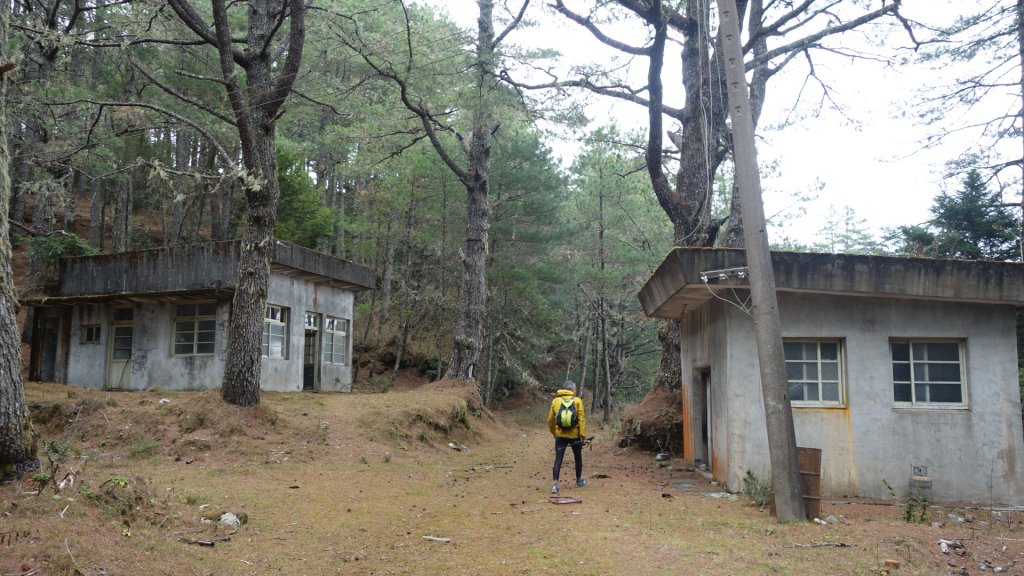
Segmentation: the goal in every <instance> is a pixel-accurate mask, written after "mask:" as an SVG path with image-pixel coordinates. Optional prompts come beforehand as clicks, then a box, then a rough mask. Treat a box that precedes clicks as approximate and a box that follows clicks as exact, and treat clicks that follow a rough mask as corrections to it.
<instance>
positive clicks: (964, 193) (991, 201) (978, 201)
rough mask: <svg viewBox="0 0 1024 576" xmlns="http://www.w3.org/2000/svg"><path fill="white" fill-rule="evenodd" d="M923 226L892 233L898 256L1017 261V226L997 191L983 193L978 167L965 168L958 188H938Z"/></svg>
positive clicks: (1018, 251)
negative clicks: (950, 192)
mask: <svg viewBox="0 0 1024 576" xmlns="http://www.w3.org/2000/svg"><path fill="white" fill-rule="evenodd" d="M931 213H932V216H933V218H932V219H931V220H930V221H928V222H927V223H925V224H924V225H916V226H901V227H899V228H898V229H897V231H896V240H897V242H898V244H899V245H898V247H897V249H896V251H897V252H898V253H900V254H908V255H913V256H930V257H934V258H961V259H965V260H1019V259H1020V239H1021V227H1020V222H1019V220H1018V219H1017V217H1016V215H1015V214H1014V213H1013V211H1012V210H1011V209H1010V207H1009V205H1007V204H1005V203H1004V202H1003V199H1002V195H1001V193H1000V192H999V191H989V189H988V185H987V184H986V183H985V181H984V180H983V179H982V177H981V173H980V172H979V171H978V170H970V171H968V172H967V175H966V176H965V177H964V180H963V188H961V189H960V190H959V191H957V192H956V193H954V194H949V193H946V192H943V193H942V194H940V195H939V196H938V197H937V198H935V203H934V204H933V205H932V207H931Z"/></svg>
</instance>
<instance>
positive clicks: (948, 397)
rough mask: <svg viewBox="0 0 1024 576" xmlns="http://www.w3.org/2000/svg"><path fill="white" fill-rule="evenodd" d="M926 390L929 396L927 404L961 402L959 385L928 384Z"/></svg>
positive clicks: (961, 396)
mask: <svg viewBox="0 0 1024 576" xmlns="http://www.w3.org/2000/svg"><path fill="white" fill-rule="evenodd" d="M928 388H929V394H930V397H929V399H928V401H929V402H951V403H955V404H959V403H961V402H963V395H962V393H961V390H960V385H959V384H930V385H929V386H928Z"/></svg>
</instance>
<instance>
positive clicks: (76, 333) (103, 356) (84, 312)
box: [67, 305, 110, 388]
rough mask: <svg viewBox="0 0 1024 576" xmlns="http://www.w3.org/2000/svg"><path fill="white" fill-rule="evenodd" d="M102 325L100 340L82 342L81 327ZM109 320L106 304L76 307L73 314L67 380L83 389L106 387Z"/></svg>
mask: <svg viewBox="0 0 1024 576" xmlns="http://www.w3.org/2000/svg"><path fill="white" fill-rule="evenodd" d="M87 324H96V325H99V326H100V341H99V342H95V343H89V344H83V343H82V326H83V325H87ZM109 330H110V323H109V322H108V321H107V307H106V306H89V305H82V306H75V308H74V311H73V312H72V314H71V351H70V354H68V380H67V381H68V383H69V384H74V385H76V386H81V387H83V388H103V385H104V379H103V374H104V370H105V369H106V367H107V346H108V345H109V342H110V332H109Z"/></svg>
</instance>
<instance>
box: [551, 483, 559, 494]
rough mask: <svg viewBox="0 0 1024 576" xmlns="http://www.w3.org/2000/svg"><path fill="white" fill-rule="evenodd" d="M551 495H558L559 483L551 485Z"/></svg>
mask: <svg viewBox="0 0 1024 576" xmlns="http://www.w3.org/2000/svg"><path fill="white" fill-rule="evenodd" d="M551 493H552V494H558V482H555V483H554V484H552V485H551Z"/></svg>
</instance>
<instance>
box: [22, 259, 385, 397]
mask: <svg viewBox="0 0 1024 576" xmlns="http://www.w3.org/2000/svg"><path fill="white" fill-rule="evenodd" d="M239 254H240V243H239V242H238V241H227V242H215V243H207V244H194V245H188V246H174V247H169V248H161V249H156V250H145V251H139V252H127V253H121V254H107V255H102V256H86V257H79V258H68V259H64V260H62V261H61V264H60V272H59V277H58V279H57V282H56V284H55V285H54V287H53V289H51V290H48V292H50V294H49V295H47V296H40V297H34V298H28V299H25V300H23V301H22V305H26V306H31V307H32V308H34V314H33V317H34V321H33V331H32V333H33V337H32V342H31V355H30V359H29V378H30V380H36V381H48V382H61V383H66V384H72V385H76V386H83V387H89V388H103V389H111V390H146V389H150V388H161V389H166V390H204V389H212V388H219V387H220V385H221V378H222V375H223V372H224V361H225V358H226V355H227V340H228V338H227V335H228V331H229V329H230V325H231V298H232V296H233V294H234V290H235V286H236V283H237V268H238V258H239ZM375 282H376V280H375V278H374V275H373V274H372V273H371V272H370V271H369V270H368V269H366V268H364V267H362V266H358V265H356V264H352V263H350V262H346V261H343V260H340V259H338V258H334V257H331V256H327V255H325V254H321V253H318V252H314V251H312V250H308V249H306V248H301V247H298V246H292V245H288V244H285V243H283V242H276V243H275V246H274V248H273V256H272V258H271V274H270V281H269V285H268V292H267V306H266V313H265V318H264V323H263V342H262V345H263V348H262V352H263V358H262V365H261V367H260V387H261V389H263V390H273V391H298V390H320V391H334V392H344V391H350V390H351V386H352V370H351V358H352V338H351V334H352V320H353V307H354V306H353V302H354V297H355V293H356V292H358V291H362V290H368V289H371V288H373V287H374V284H375Z"/></svg>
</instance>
